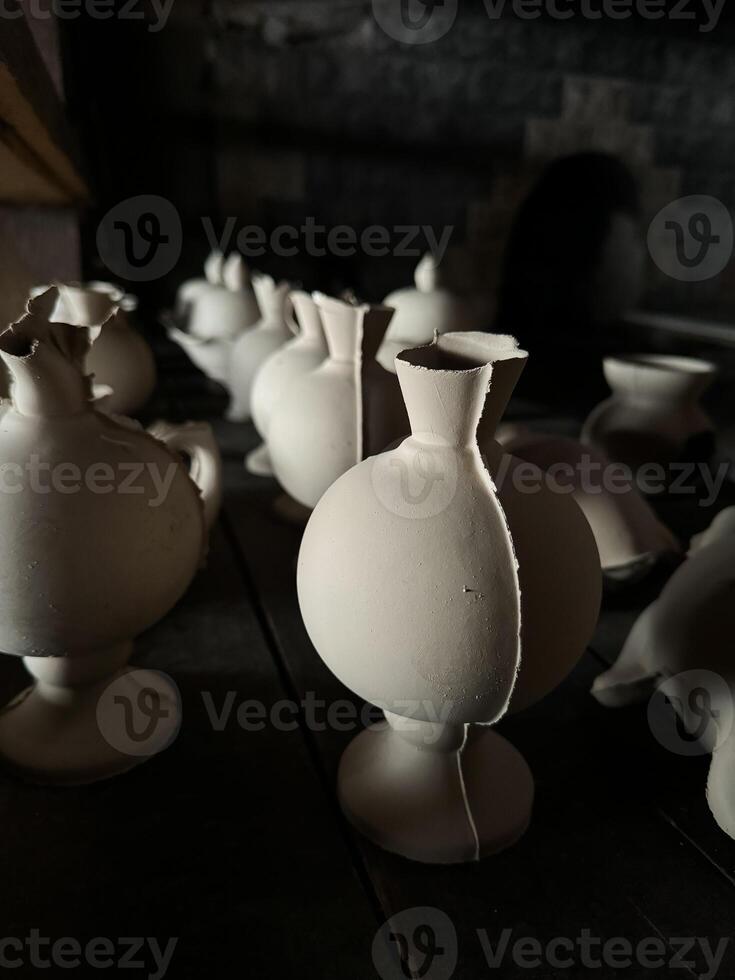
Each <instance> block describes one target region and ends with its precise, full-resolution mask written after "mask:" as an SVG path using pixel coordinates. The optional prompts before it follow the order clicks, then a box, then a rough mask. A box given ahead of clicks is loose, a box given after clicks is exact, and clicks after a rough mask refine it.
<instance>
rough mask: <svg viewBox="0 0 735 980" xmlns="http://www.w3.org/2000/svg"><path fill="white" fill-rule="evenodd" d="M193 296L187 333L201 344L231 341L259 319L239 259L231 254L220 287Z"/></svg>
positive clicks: (247, 278)
mask: <svg viewBox="0 0 735 980" xmlns="http://www.w3.org/2000/svg"><path fill="white" fill-rule="evenodd" d="M211 285H212V286H213V287H214V288H210V289H205V290H202V291H201V292H198V293H197V294H196V295H195V298H194V301H193V303H192V305H191V313H190V317H189V324H188V332H189V333H190V334H191V335H192V336H193V337H199V339H200V340H234V339H235V338H236V337H239V336H240V334H241V333H243V332H244V331H245V330H247V329H248V328H249V327H252V326H254V325H255V324H256V323H257V322H258V320H259V318H260V310H259V309H258V303H257V301H256V298H255V295H254V293H253V290H252V288H251V286H250V275H249V273H248V268H247V266H246V265H245V263H244V262H243V260H242V256H241V255H238V254H237V253H233V254H232V255H230V257H229V258H228V259H227V260H226V261H225V262H224V263H223V265H222V281H221V283H211Z"/></svg>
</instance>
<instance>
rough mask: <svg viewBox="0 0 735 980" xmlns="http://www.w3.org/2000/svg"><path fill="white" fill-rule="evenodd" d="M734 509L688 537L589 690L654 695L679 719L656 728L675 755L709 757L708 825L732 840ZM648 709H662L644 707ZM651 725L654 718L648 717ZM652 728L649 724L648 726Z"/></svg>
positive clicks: (599, 694)
mask: <svg viewBox="0 0 735 980" xmlns="http://www.w3.org/2000/svg"><path fill="white" fill-rule="evenodd" d="M734 568H735V508H729V509H728V510H726V511H723V512H722V513H721V514H720V515H718V517H717V518H716V519H715V521H714V523H713V524H712V526H711V527H710V528H709V530H708V531H706V532H705V533H704V534H702V535H700V536H698V537H697V538H694V539H693V541H692V548H691V550H690V556H689V558H688V559H687V561H685V562H684V564H683V565H681V566H680V567H679V568H678V569H677V571H676V572H675V573H674V575H673V576H672V577H671V579H670V580H669V581H668V583H667V584H666V586H665V588H664V589H663V591H662V593H661V595H660V596H659V598H658V599H657V600H656V601H655V602H654V603H652V604H651V605H650V606H649V607H648V608H647V609H646V610H645V611H644V612H643V613H642V614H641V616H640V617H639V618H638V620H637V621H636V623H635V625H634V626H633V629H632V630H631V632H630V635H629V636H628V639H627V641H626V643H625V646H624V647H623V650H622V652H621V654H620V656H619V657H618V660H617V661H616V663H615V665H614V666H613V667H612V668H610V670H608V671H606V672H605V673H603V674H601V675H600V676H599V677H597V678H596V680H595V682H594V685H593V687H592V693H593V695H594V696H595V697H596V698H597V700H598V701H599V702H600V703H601V704H603V705H605V706H606V707H619V706H623V705H627V704H631V703H634V702H636V701H641V700H648V699H650V698H651V697H652V695H653V694H654V692H658V697H659V698H660V699H661V700H662V699H663V698H664V697H665V699H666V702H667V703H668V705H669V707H671V706H673V708H674V709H675V710H676V711H677V713H678V714H679V715H680V717H681V719H682V721H683V723H684V728H685V730H686V731H687V732H689V733H692V734H694V733H696V735H697V736H698V740H695V739H694V738H691V739H684V738H683V736H682V734H681V730H680V728H679V727H678V726H676V725H675V724H671V726H670V730H669V731H668V732H667V730H666V728H661V727H659V725H656V728H655V729H654V730H655V731H656V732H657V736H658V737H659V740H660V741H661V742H662V744H663V745H664V747H665V748H668V749H669V750H670V751H672V752H675V753H678V754H681V755H695V754H704V753H707V752H712V764H711V766H710V771H709V778H708V781H707V801H708V803H709V806H710V809H711V810H712V813H713V815H714V817H715V820H716V821H717V823H718V824H719V826H720V827H721V828H722V830H724V831H725V833H726V834H728V835H729V836H730V837H732V838H735V784H734V783H733V778H732V774H733V771H734V767H735V724H734V723H735V712H734V711H733V703H734V701H733V698H734V697H735V670H733V662H732V651H731V647H730V637H731V636H732V634H733V631H735V601H734V600H735V582H734V581H733V569H734ZM651 706H652V707H651V709H649V710H652V709H656V708H657V709H658V710H662V708H663V706H662V705H658V706H656V705H655V704H654V702H653V701H652V702H651ZM651 718H653V719H654V720H655V718H656V715H655V714H649V719H651ZM652 728H653V724H652Z"/></svg>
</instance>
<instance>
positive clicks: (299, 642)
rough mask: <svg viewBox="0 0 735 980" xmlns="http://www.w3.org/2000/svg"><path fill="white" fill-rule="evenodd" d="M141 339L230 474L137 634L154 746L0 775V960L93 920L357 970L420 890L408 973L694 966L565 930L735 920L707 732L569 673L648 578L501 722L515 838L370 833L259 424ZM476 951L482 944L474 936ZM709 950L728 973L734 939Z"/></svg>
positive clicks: (596, 664)
mask: <svg viewBox="0 0 735 980" xmlns="http://www.w3.org/2000/svg"><path fill="white" fill-rule="evenodd" d="M161 357H162V360H163V363H162V365H161V366H162V371H161V375H162V379H163V380H162V385H161V391H160V393H159V396H158V401H157V403H156V405H155V412H154V414H161V415H165V416H167V417H168V418H170V419H171V420H172V421H179V420H183V419H186V418H208V419H210V420H212V422H213V424H214V425H215V428H216V430H217V433H218V436H219V439H220V443H221V446H222V450H223V453H224V458H225V474H226V494H225V503H224V510H223V514H222V517H221V520H220V522H219V525H218V527H217V528H216V530H215V532H214V535H213V539H212V545H211V552H210V556H209V562H208V565H207V567H206V569H205V570H203V571H202V572H201V573H200V575H199V576H198V579H197V581H196V582H195V584H194V586H193V587H192V588H191V590H190V592H189V594H188V595H187V596H186V597H185V599H184V600H183V601H182V602H181V603H180V604H179V606H178V607H177V608H176V609H175V610H174V611H173V612H172V613H171V614H170V615H169V616H168V617H167V618H166V620H165V621H163V622H162V623H160V624H159V625H158V626H156V627H155V628H154V629H153V630H151V631H150V632H149V633H148V634H147V635H145V636H143V637H141V638H140V639H139V640H138V642H137V644H136V654H135V658H134V662H135V663H136V664H140V665H145V666H148V667H151V668H157V669H160V670H162V671H166V672H167V673H168V674H170V675H171V677H173V678H174V679H175V681H176V683H177V684H178V686H179V688H180V692H181V698H182V704H183V726H182V728H181V731H180V734H179V736H178V738H177V739H176V741H175V742H174V743H173V745H172V746H171V747H170V748H169V749H168V750H167V751H165V752H164V753H162V754H161V755H160V756H158V757H157V758H155V759H154V760H153V761H151V762H148V763H147V764H145V765H142V766H140V767H139V768H137V769H134V770H133V771H131V772H130V773H128V774H127V775H125V776H122V777H120V778H118V779H115V780H111V781H109V782H105V783H100V784H98V785H95V786H91V787H86V788H79V789H65V790H61V789H56V790H52V789H44V788H38V787H34V786H30V785H25V784H23V783H21V782H18V781H16V780H15V779H13V778H11V777H9V776H3V777H2V779H0V819H1V821H2V828H3V847H2V852H1V855H0V880H1V881H2V891H1V893H0V922H1V923H2V926H0V938H2V937H14V938H19V939H20V940H21V941H22V942H23V943H26V946H25V947H24V948H25V950H26V952H25V953H24V957H25V959H24V962H25V963H26V966H25V967H23V968H19V969H16V970H15V971H13V973H9V974H8V975H15V976H36V975H38V974H39V971H38V969H36V968H34V967H33V966H32V965H31V959H30V956H31V947H32V945H33V937H36V941H37V945H38V944H41V945H40V946H39V949H37V950H36V951H35V952H34V955H35V956H36V957H38V956H39V955H40V956H41V959H43V956H44V953H46V954H47V953H48V949H49V947H48V945H46V946H44V945H43V940H46V941H48V940H58V939H61V938H65V937H71V938H73V939H74V940H75V941H76V942H78V943H81V944H84V943H86V942H88V941H89V940H91V939H94V938H98V937H99V938H102V939H105V940H107V941H108V945H107V947H105V948H107V949H108V950H109V945H110V944H111V945H112V947H113V948H114V950H115V952H114V954H109V952H108V955H113V956H114V957H115V958H116V960H117V961H118V962H119V961H120V959H121V958H122V956H124V955H125V956H128V958H129V959H132V960H134V961H136V962H138V963H139V965H140V969H138V970H137V971H136V972H135V973H133V976H149V975H159V976H160V975H161V972H162V969H163V968H162V967H159V968H157V967H156V957H155V955H154V953H155V950H156V949H158V947H154V944H153V943H152V942H151V939H153V940H155V942H157V943H158V946H159V947H160V949H161V950H162V951H163V950H166V948H167V944H168V943H169V941H170V940H171V939H173V938H177V943H176V945H175V947H174V948H173V954H172V956H171V958H170V962H169V965H168V971H167V974H166V975H167V976H169V977H173V978H179V977H181V978H190V977H191V978H202V980H224V978H230V977H232V978H234V977H238V978H250V977H252V978H253V980H256V978H257V980H266V978H274V980H289V978H299V980H302V978H309V980H320V978H325V980H326V978H330V977H334V978H339V980H346V978H350V980H358V978H374V977H376V976H378V973H377V972H376V968H375V965H374V962H373V957H372V952H371V950H372V945H373V938H374V936H375V934H376V930H377V929H378V928H379V926H380V925H381V924H382V923H383V922H384V921H385V920H386V919H387V918H388V917H389V916H391V915H393V914H394V913H396V912H400V911H402V910H404V909H408V908H413V907H431V908H433V909H436V910H441V911H442V912H443V913H445V915H446V916H447V917H448V919H449V920H450V921H451V924H452V925H453V928H454V929H455V930H456V938H455V937H454V936H453V934H452V932H451V927H450V929H449V931H447V927H446V921H445V920H442V921H443V923H444V924H443V925H441V924H440V923H439V920H438V919H437V918H436V913H435V912H434V913H429V919H428V920H427V921H428V923H429V924H431V925H439V926H440V928H439V930H438V932H437V934H436V938H437V943H438V944H439V945H441V946H442V948H443V952H441V953H437V955H436V959H435V961H434V964H433V966H432V968H431V971H430V972H428V974H426V975H427V976H429V977H449V976H452V975H453V976H454V977H457V978H467V980H478V978H481V977H485V976H499V977H507V978H515V977H532V978H533V977H537V978H546V977H551V976H554V977H563V978H567V977H569V978H572V977H578V976H579V977H581V976H589V975H594V976H597V977H612V976H616V977H617V976H621V977H622V976H631V977H636V978H638V977H641V976H646V977H648V976H672V975H675V976H679V975H681V976H695V975H698V974H701V973H704V972H706V969H707V963H706V960H705V959H704V957H703V955H702V951H701V946H697V947H696V948H692V950H691V951H690V952H689V953H688V954H687V955H686V956H684V959H686V960H691V961H692V965H691V966H690V967H688V968H685V969H683V970H676V971H673V970H671V969H670V968H669V967H668V966H658V967H655V966H651V967H649V968H642V967H640V966H638V967H633V968H632V969H628V970H626V969H619V970H616V969H615V968H613V967H611V966H607V967H602V968H600V969H592V970H590V964H589V962H587V961H585V959H584V956H583V954H582V952H581V950H582V948H583V945H584V941H585V939H584V937H585V936H587V937H588V939H589V943H590V944H591V945H590V946H589V948H590V950H591V953H590V954H589V955H591V956H592V958H593V960H594V957H595V955H598V954H599V950H600V945H599V941H604V940H610V939H614V938H616V937H619V938H620V939H622V940H625V941H627V942H628V943H629V944H632V945H633V946H635V945H636V944H638V943H639V942H642V941H644V940H647V939H652V940H664V942H665V943H666V955H665V958H666V960H670V959H671V958H672V957H673V956H674V955H675V952H676V950H677V949H678V948H679V946H680V944H679V943H678V942H676V941H675V940H676V938H677V937H707V938H708V939H709V941H710V943H711V944H712V948H713V949H714V948H716V947H717V944H718V942H719V941H720V939H721V938H723V937H725V938H727V937H732V933H733V921H734V919H735V916H734V912H735V892H734V891H733V878H734V876H735V843H733V841H731V840H729V839H728V838H727V837H726V836H725V835H724V834H723V833H722V832H720V831H719V830H718V828H717V827H716V825H715V823H714V821H713V819H712V817H711V815H710V813H709V811H708V809H707V805H706V802H705V794H704V790H705V779H706V774H707V768H708V765H709V759H708V757H695V758H685V757H682V756H679V755H676V754H673V753H671V752H668V751H666V750H665V749H664V748H663V747H662V746H661V745H659V744H658V742H657V741H656V740H655V738H654V737H653V736H652V734H651V731H650V729H649V726H648V723H647V715H646V707H645V705H643V706H637V707H634V708H629V709H624V710H618V711H612V710H606V709H604V708H602V707H600V706H599V705H598V704H597V703H596V701H595V700H594V699H593V698H592V697H591V696H590V694H589V689H590V685H591V683H592V680H593V678H594V677H595V676H596V674H598V673H599V672H600V671H601V670H602V669H603V668H604V666H605V665H606V664H607V663H609V662H611V661H612V660H613V659H614V658H615V656H616V655H617V653H618V652H619V650H620V646H621V644H622V641H623V639H624V637H625V635H626V632H627V630H628V629H629V627H630V624H631V623H632V621H633V619H634V617H635V615H636V611H637V610H638V609H640V608H642V607H643V606H644V605H645V604H646V603H647V602H648V601H649V600H650V598H651V597H652V596H653V595H655V592H656V584H655V583H652V584H650V585H648V586H646V588H645V589H643V590H637V591H633V592H632V593H628V594H625V593H622V594H618V595H612V596H608V597H607V598H606V602H605V608H604V611H603V614H602V617H601V621H600V626H599V630H598V633H597V636H596V638H595V641H594V642H593V644H592V647H591V649H590V650H589V651H588V653H587V654H586V655H585V657H584V658H583V660H582V661H581V663H580V664H579V666H578V667H577V668H576V670H575V671H574V672H573V674H572V676H571V677H569V678H568V680H567V681H566V682H565V683H564V684H563V685H562V686H561V687H560V688H559V689H558V690H556V691H555V692H554V693H553V694H552V695H551V696H550V697H548V698H547V699H546V700H545V701H543V702H542V703H541V704H539V705H536V706H535V707H533V708H532V709H530V710H528V711H526V712H523V713H522V714H519V715H517V716H514V717H510V718H507V719H505V720H503V721H502V722H501V724H500V725H499V729H500V730H501V731H502V732H503V733H504V734H506V735H507V736H508V738H510V740H511V741H512V742H513V744H515V745H516V746H517V747H518V748H519V749H520V750H521V752H523V754H524V755H525V757H526V759H527V760H528V762H529V764H530V766H531V769H532V771H533V774H534V777H535V780H536V802H535V809H534V816H533V821H532V824H531V827H530V829H529V831H528V833H527V834H526V835H525V837H524V838H523V839H522V840H521V841H520V842H519V843H518V844H517V845H516V846H514V847H512V848H511V849H510V850H508V851H507V852H505V853H503V854H501V855H499V856H497V857H494V858H491V859H489V860H486V861H483V862H481V863H479V864H477V865H468V866H461V867H449V868H438V867H429V866H422V865H419V864H414V863H411V862H409V861H406V860H403V859H400V858H397V857H394V856H392V855H390V854H387V853H384V852H382V851H381V850H379V849H378V848H376V847H374V846H372V845H371V844H369V843H368V842H367V841H365V840H364V839H362V838H361V837H360V836H359V835H358V834H356V833H355V832H353V830H352V829H351V828H350V827H349V825H348V824H347V823H346V822H345V820H344V819H343V818H342V816H341V813H340V811H339V808H338V806H337V802H336V799H335V791H334V787H335V777H336V769H337V764H338V760H339V757H340V754H341V753H342V751H343V750H344V748H345V747H346V746H347V744H348V743H349V741H350V740H351V739H352V738H353V737H354V734H355V733H356V731H358V730H359V728H360V726H361V722H360V711H361V709H362V705H361V704H360V703H359V702H358V701H357V700H356V699H355V698H354V696H353V695H352V694H351V693H350V692H349V691H347V690H346V689H345V688H344V687H342V686H341V685H340V684H339V682H338V681H337V680H336V679H335V678H334V677H333V675H332V674H331V673H330V672H329V671H328V670H327V668H326V667H325V666H324V665H323V663H322V661H321V660H320V659H319V657H318V656H317V655H316V653H315V651H314V649H313V647H312V646H311V644H310V642H309V640H308V638H307V636H306V633H305V631H304V627H303V625H302V623H301V618H300V615H299V610H298V605H297V601H296V593H295V585H294V581H295V574H294V572H295V561H296V555H297V552H298V546H299V533H298V531H297V529H296V528H294V527H293V526H290V525H288V524H285V523H281V522H279V521H278V520H277V519H276V518H275V517H274V515H273V502H274V500H275V499H276V497H277V496H278V490H277V487H276V486H275V485H274V484H273V483H272V482H271V481H267V480H261V479H258V478H257V477H252V476H250V475H248V474H247V473H246V472H245V470H244V468H243V465H242V460H243V457H244V454H245V452H246V451H248V450H249V449H251V448H253V447H254V446H255V445H256V444H257V440H256V436H255V433H254V431H253V430H252V428H251V427H249V426H242V425H240V426H235V425H230V424H227V423H224V422H222V421H220V420H219V419H221V414H222V409H223V407H224V399H223V397H222V395H221V393H220V392H218V391H217V390H216V389H214V388H212V387H211V386H210V385H209V384H208V383H207V382H206V381H205V380H204V379H203V377H202V376H200V375H198V374H197V373H196V372H195V371H194V370H193V369H191V368H190V367H189V365H188V362H187V361H186V360H185V358H183V357H182V356H181V355H180V354H178V353H177V352H175V351H174V350H172V349H169V348H168V347H164V348H163V350H162V352H161ZM728 502H730V501H728ZM722 505H723V502H720V504H719V505H718V506H722ZM667 506H668V512H667V513H666V515H665V516H666V518H667V520H669V522H670V523H671V524H672V525H673V526H674V527H675V528H677V530H679V531H680V532H683V531H687V532H690V531H691V530H695V529H699V528H703V527H704V526H706V525H707V524H708V522H709V520H710V519H711V516H712V513H711V511H704V510H701V509H692V507H691V505H690V504H689V503H688V502H686V501H685V503H684V504H682V505H680V504H678V503H677V504H676V506H673V505H667ZM90 574H94V569H90ZM0 668H1V669H0V696H1V697H2V700H3V702H5V701H7V700H8V699H9V698H10V697H11V696H12V695H13V694H14V693H16V692H17V691H19V690H20V689H21V688H22V687H23V686H25V684H26V676H25V675H24V670H23V668H22V665H21V663H20V662H19V661H15V660H10V658H2V664H0ZM337 702H339V705H338V706H337V707H336V708H335V705H336V704H337ZM246 703H249V704H246ZM243 706H244V707H243ZM348 706H352V708H353V713H352V714H351V713H350V708H349V707H348ZM238 709H240V711H239V715H238ZM355 719H357V720H356V721H355ZM424 915H426V914H425V913H424ZM39 937H40V938H39ZM133 937H138V938H139V942H138V943H136V945H137V946H138V947H139V948H138V949H137V950H134V951H133V950H131V943H130V942H128V941H127V940H128V939H130V940H132V939H133ZM527 937H534V938H536V939H538V940H540V942H541V943H542V944H543V945H544V946H545V945H546V944H547V943H548V942H549V941H551V940H553V939H560V940H563V941H564V940H566V944H565V946H562V947H559V948H557V951H556V952H557V956H559V957H560V958H561V961H562V962H564V961H565V960H566V956H568V955H570V954H568V953H567V949H568V948H569V944H570V942H571V943H573V944H575V946H574V948H575V952H574V954H573V960H574V962H573V965H571V961H570V963H569V965H566V966H557V967H556V968H552V966H550V965H549V964H548V962H547V961H546V959H545V957H542V959H541V962H540V965H538V966H537V967H535V968H531V969H529V968H528V966H527V965H524V960H523V959H522V958H521V957H520V956H519V955H518V954H516V955H515V956H514V955H513V953H512V947H513V944H514V943H515V942H516V941H517V940H521V939H524V938H527ZM595 940H598V942H597V944H596V945H595ZM504 943H506V944H507V946H506V947H505V953H504V955H503V944H504ZM687 945H690V944H687ZM731 945H735V944H731ZM100 948H102V947H100ZM39 950H40V953H39ZM170 950H171V947H169V951H170ZM455 951H456V953H457V957H458V958H457V962H456V967H455V968H454V971H453V973H452V971H451V967H452V963H451V958H452V955H453V953H454V952H455ZM493 951H495V952H498V955H499V956H500V957H501V959H500V963H499V965H498V966H497V967H496V968H494V967H493V965H492V963H489V962H488V959H487V956H488V955H490V956H491V955H492V952H493ZM4 952H6V953H7V954H8V955H9V956H12V955H13V952H14V951H13V950H10V949H8V950H4ZM532 952H533V951H532ZM525 955H526V957H527V958H528V957H529V953H528V950H526V954H525ZM161 958H165V954H164V953H160V954H159V959H161ZM101 959H102V960H103V961H104V959H105V957H104V955H102V956H101ZM623 959H624V956H623ZM530 960H531V961H532V962H533V961H534V956H533V955H530ZM653 961H654V962H655V961H656V957H655V956H654V957H653ZM585 963H586V965H585ZM119 965H120V966H122V963H119ZM157 969H158V973H157V972H156V971H157ZM442 970H443V972H442ZM88 972H89V974H90V975H96V974H97V971H96V970H89V971H88ZM40 975H45V976H49V975H54V976H55V975H56V972H55V971H49V970H46V971H45V972H44V971H41V973H40ZM66 975H69V976H72V975H76V974H75V973H74V971H71V970H67V971H66ZM718 976H720V977H723V978H732V977H735V949H733V948H730V947H729V946H728V949H727V952H726V955H725V958H724V960H723V961H722V965H721V968H720V972H719V973H718Z"/></svg>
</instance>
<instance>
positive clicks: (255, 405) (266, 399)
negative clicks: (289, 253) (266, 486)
mask: <svg viewBox="0 0 735 980" xmlns="http://www.w3.org/2000/svg"><path fill="white" fill-rule="evenodd" d="M290 302H291V305H292V306H293V310H294V314H295V317H296V321H297V324H298V327H299V331H298V333H297V335H296V336H295V337H294V338H293V339H292V340H289V341H288V343H285V344H284V345H283V346H282V347H281V348H280V349H279V350H277V351H275V352H274V353H272V354H271V355H270V357H268V359H267V360H266V361H265V363H264V364H263V366H262V367H261V369H260V370H259V371H258V373H257V375H256V377H255V382H254V384H253V392H252V397H251V400H250V403H251V408H252V415H253V422H254V424H255V428H256V429H257V431H258V434H259V435H260V436H261V438H262V439H263V444H262V445H261V446H259V447H258V448H257V449H254V450H253V451H252V452H251V453H249V454H248V457H247V459H246V462H245V465H246V466H247V469H248V471H249V472H250V473H253V474H255V475H256V476H272V475H273V467H272V465H271V460H270V452H269V450H268V430H269V428H270V421H271V417H272V415H273V411H274V409H275V407H276V405H277V404H278V401H279V399H280V398H281V397H282V396H283V393H284V392H285V391H288V390H289V389H290V388H291V386H292V385H293V384H295V383H296V381H298V379H299V378H301V377H303V376H304V375H306V374H309V372H310V371H314V370H315V369H316V368H318V367H319V365H320V364H321V363H322V361H323V360H324V359H325V357H326V356H327V340H326V337H325V336H324V329H323V328H322V320H321V316H320V315H319V310H318V309H317V305H316V303H315V302H314V300H313V299H312V298H311V296H310V295H309V294H308V293H305V292H302V291H301V290H295V291H294V292H292V293H291V295H290Z"/></svg>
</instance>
